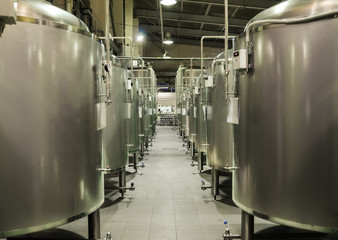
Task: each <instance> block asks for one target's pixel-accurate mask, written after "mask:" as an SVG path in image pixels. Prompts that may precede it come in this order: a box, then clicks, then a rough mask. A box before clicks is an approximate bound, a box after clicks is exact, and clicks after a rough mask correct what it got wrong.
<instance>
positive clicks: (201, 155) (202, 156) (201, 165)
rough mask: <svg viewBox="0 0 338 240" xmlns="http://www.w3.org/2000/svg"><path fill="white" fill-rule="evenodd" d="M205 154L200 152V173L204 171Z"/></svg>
mask: <svg viewBox="0 0 338 240" xmlns="http://www.w3.org/2000/svg"><path fill="white" fill-rule="evenodd" d="M204 157H205V156H204V152H198V170H199V171H200V172H202V171H203V165H204V163H203V162H204Z"/></svg>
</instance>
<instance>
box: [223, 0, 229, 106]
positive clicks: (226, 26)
mask: <svg viewBox="0 0 338 240" xmlns="http://www.w3.org/2000/svg"><path fill="white" fill-rule="evenodd" d="M228 12H229V10H228V0H224V59H225V61H224V65H225V66H224V71H225V72H224V85H225V86H224V89H225V100H226V101H228V85H229V84H228V76H229V65H228V58H229V56H228V48H229V42H228V38H229V15H228Z"/></svg>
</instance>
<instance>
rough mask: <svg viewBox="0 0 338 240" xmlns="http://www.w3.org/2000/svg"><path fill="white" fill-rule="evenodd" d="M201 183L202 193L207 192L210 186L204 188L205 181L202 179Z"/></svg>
mask: <svg viewBox="0 0 338 240" xmlns="http://www.w3.org/2000/svg"><path fill="white" fill-rule="evenodd" d="M201 183H202V186H201V189H202V190H203V191H205V190H207V189H208V188H211V186H205V181H204V180H203V179H202V180H201Z"/></svg>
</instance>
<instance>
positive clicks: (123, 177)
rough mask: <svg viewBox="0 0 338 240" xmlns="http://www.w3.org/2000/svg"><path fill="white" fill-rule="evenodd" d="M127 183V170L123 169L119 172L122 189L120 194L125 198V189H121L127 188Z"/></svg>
mask: <svg viewBox="0 0 338 240" xmlns="http://www.w3.org/2000/svg"><path fill="white" fill-rule="evenodd" d="M126 182H127V179H126V169H125V168H123V169H121V170H120V171H119V187H120V190H119V192H120V193H121V194H122V197H123V196H124V193H125V192H126V190H125V189H121V188H125V187H126Z"/></svg>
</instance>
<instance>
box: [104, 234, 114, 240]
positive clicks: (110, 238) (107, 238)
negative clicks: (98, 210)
mask: <svg viewBox="0 0 338 240" xmlns="http://www.w3.org/2000/svg"><path fill="white" fill-rule="evenodd" d="M104 240H113V239H112V237H111V233H110V232H107V235H106V237H105V238H104Z"/></svg>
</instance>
